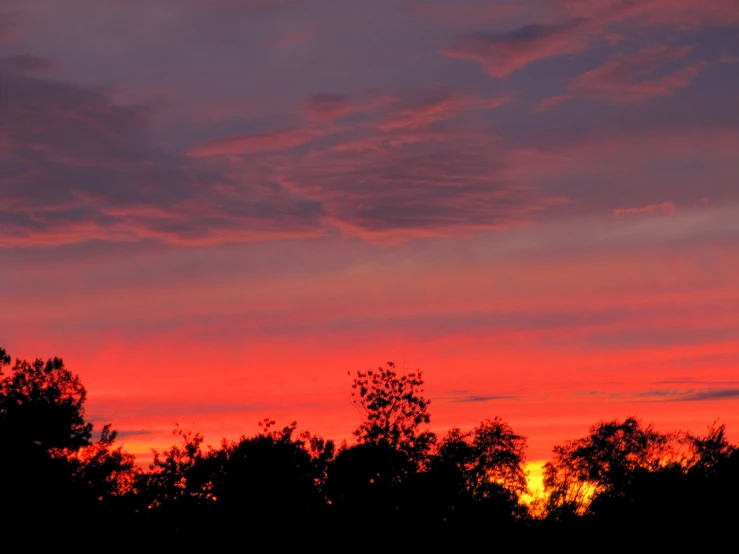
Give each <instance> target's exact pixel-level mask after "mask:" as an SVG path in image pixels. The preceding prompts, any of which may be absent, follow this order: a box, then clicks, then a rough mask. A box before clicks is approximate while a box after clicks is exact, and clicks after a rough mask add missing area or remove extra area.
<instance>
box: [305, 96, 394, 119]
mask: <svg viewBox="0 0 739 554" xmlns="http://www.w3.org/2000/svg"><path fill="white" fill-rule="evenodd" d="M394 100H395V99H393V98H390V97H387V96H375V97H373V98H372V99H370V100H369V101H368V102H365V103H360V102H355V101H353V100H352V99H351V98H350V97H349V96H348V95H346V94H337V93H321V94H314V95H313V96H311V97H309V98H308V99H307V100H306V101H305V103H304V104H303V106H302V107H301V109H300V110H299V113H300V114H301V115H303V117H305V118H306V119H310V120H313V121H320V122H327V121H333V120H336V119H342V118H344V117H347V116H350V115H353V114H357V113H362V112H367V111H370V110H373V109H375V108H377V107H378V106H383V105H386V104H389V103H391V102H393V101H394Z"/></svg>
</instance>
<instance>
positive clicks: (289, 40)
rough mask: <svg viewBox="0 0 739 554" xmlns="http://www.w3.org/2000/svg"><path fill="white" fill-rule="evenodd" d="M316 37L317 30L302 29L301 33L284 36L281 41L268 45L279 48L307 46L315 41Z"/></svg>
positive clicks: (295, 32) (296, 32)
mask: <svg viewBox="0 0 739 554" xmlns="http://www.w3.org/2000/svg"><path fill="white" fill-rule="evenodd" d="M315 36H316V30H315V29H301V30H299V31H294V32H292V33H288V34H286V35H283V36H281V37H280V38H279V39H277V40H275V41H272V42H269V43H268V44H269V45H270V46H276V47H278V48H289V47H291V46H299V45H301V44H306V43H308V42H310V41H311V40H313V38H314V37H315Z"/></svg>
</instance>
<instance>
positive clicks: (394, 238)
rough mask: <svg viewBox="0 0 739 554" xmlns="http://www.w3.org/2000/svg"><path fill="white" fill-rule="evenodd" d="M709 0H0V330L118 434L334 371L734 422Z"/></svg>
mask: <svg viewBox="0 0 739 554" xmlns="http://www.w3.org/2000/svg"><path fill="white" fill-rule="evenodd" d="M737 91H739V1H737V0H517V1H513V0H501V1H495V0H487V1H482V0H466V1H463V0H432V1H429V0H426V1H421V0H373V1H372V2H368V1H359V0H312V1H307V0H128V1H127V2H118V1H112V0H110V1H109V0H65V1H64V2H59V1H57V0H3V2H2V3H1V4H0V314H2V317H0V346H3V347H4V348H6V349H7V350H8V352H9V353H10V354H11V355H12V356H14V357H21V358H35V357H41V358H48V357H52V356H60V357H62V358H64V360H65V362H66V364H67V366H68V367H69V368H70V369H71V370H73V371H74V372H76V373H77V374H79V375H80V377H81V379H82V381H83V383H84V384H85V386H86V387H87V390H88V401H87V418H88V420H90V421H93V422H94V423H95V424H96V428H97V429H100V428H101V427H102V425H103V424H105V423H112V424H113V427H114V428H115V429H117V430H118V431H119V437H120V438H121V439H122V440H123V442H124V445H125V448H126V449H127V450H129V451H131V452H133V453H135V454H137V456H139V458H140V459H141V460H147V459H150V458H151V448H158V449H161V448H163V447H166V446H167V445H169V444H171V443H172V442H173V440H174V439H173V437H172V435H171V432H172V429H173V428H174V426H175V424H179V425H180V426H181V427H183V428H185V429H192V430H193V431H196V432H200V433H202V434H203V435H205V439H206V443H210V444H213V445H214V446H217V445H218V443H219V442H220V439H221V437H224V436H225V437H228V438H237V437H239V436H240V435H242V434H251V433H253V432H254V431H255V430H256V429H257V421H259V420H262V419H263V418H265V417H269V418H272V419H275V420H277V423H278V424H285V425H287V424H289V423H290V422H291V421H293V420H297V421H298V425H299V428H301V429H307V430H310V431H312V432H314V433H317V434H321V435H323V436H326V437H330V438H334V439H337V440H339V441H340V440H341V439H343V438H350V437H351V432H352V430H353V429H355V428H356V427H357V425H358V423H359V419H360V415H359V414H358V413H357V411H356V409H355V408H354V407H353V406H352V405H351V397H350V392H351V382H352V375H354V374H355V372H356V371H358V370H367V369H371V368H376V367H378V366H382V365H384V364H385V362H387V361H392V362H395V364H396V365H397V367H398V368H399V369H400V370H402V371H414V370H421V371H422V372H423V378H424V380H425V383H426V387H425V395H426V396H427V397H428V398H430V399H431V404H430V406H429V410H430V413H431V417H432V419H431V429H432V430H434V431H436V432H438V433H441V434H443V433H444V432H445V431H446V430H447V429H449V428H451V427H460V428H462V429H470V428H472V427H474V426H475V425H477V424H478V423H479V422H480V421H481V420H482V419H485V418H492V417H494V416H500V417H502V418H503V419H505V420H506V421H508V422H509V423H510V424H511V425H512V427H513V429H514V430H515V431H516V432H518V433H520V434H522V435H525V436H526V437H528V447H529V448H528V458H529V460H532V461H542V460H546V459H547V458H548V457H549V455H550V453H551V449H552V447H553V446H554V445H555V444H559V443H561V442H562V441H564V440H566V439H574V438H578V437H581V436H584V435H585V434H586V433H587V430H588V427H589V426H590V425H592V424H594V423H596V422H598V421H600V420H604V419H611V418H625V417H627V416H630V415H635V416H637V417H640V418H642V419H643V420H644V421H645V422H646V423H649V422H654V424H655V426H656V427H658V428H660V429H663V430H674V429H686V430H691V431H693V432H695V433H703V432H704V431H705V430H706V428H707V426H708V425H710V424H711V423H713V422H714V421H715V420H716V419H717V418H718V419H719V423H725V424H726V425H727V431H728V434H729V437H730V438H732V439H733V440H737V439H738V438H739V409H737V408H738V406H739V156H737V152H739V101H738V100H737V97H738V95H737Z"/></svg>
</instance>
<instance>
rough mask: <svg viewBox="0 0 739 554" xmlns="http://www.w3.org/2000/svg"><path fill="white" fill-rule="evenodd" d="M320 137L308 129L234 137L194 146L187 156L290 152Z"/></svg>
mask: <svg viewBox="0 0 739 554" xmlns="http://www.w3.org/2000/svg"><path fill="white" fill-rule="evenodd" d="M321 135H322V133H321V132H320V131H315V130H309V129H287V130H284V131H274V132H265V133H252V134H249V135H234V136H230V137H223V138H219V139H215V140H212V141H209V142H206V143H204V144H201V145H199V146H196V147H195V148H192V149H190V151H189V152H188V155H189V156H192V157H194V158H204V157H211V156H238V155H241V154H254V153H259V152H274V151H284V150H291V149H292V148H295V147H297V146H300V145H302V144H305V143H306V142H309V141H311V140H313V139H314V138H316V137H318V136H321Z"/></svg>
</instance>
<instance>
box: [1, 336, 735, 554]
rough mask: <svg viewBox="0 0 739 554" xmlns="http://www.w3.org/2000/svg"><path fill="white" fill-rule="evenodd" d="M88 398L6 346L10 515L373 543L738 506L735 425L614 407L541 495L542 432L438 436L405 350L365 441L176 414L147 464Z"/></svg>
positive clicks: (366, 427)
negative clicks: (189, 421)
mask: <svg viewBox="0 0 739 554" xmlns="http://www.w3.org/2000/svg"><path fill="white" fill-rule="evenodd" d="M85 400H86V390H85V388H84V387H83V385H82V384H81V382H80V380H79V378H78V377H77V376H76V375H74V374H73V373H71V372H70V371H69V370H68V369H67V368H66V367H65V366H64V363H63V362H62V360H60V359H58V358H54V359H51V360H48V361H46V362H44V361H42V360H40V359H37V360H35V361H34V362H32V363H30V362H26V361H23V360H16V361H15V363H14V364H13V365H12V366H11V359H10V357H9V356H8V355H7V354H6V352H5V351H4V350H2V349H0V499H1V500H2V505H3V507H4V510H3V512H4V514H5V516H4V519H3V524H4V526H5V529H9V530H12V532H14V533H26V536H27V537H31V536H34V534H38V533H42V535H41V536H42V537H43V536H45V537H47V538H51V539H56V540H69V541H71V542H70V544H72V543H74V541H75V540H76V541H78V540H79V537H80V536H83V535H84V536H86V537H96V538H99V539H104V538H106V537H108V536H109V533H110V532H111V526H112V527H113V528H121V529H125V533H126V537H128V538H129V539H131V540H133V541H135V540H140V539H141V538H142V537H147V538H150V539H157V538H158V539H160V540H162V541H167V543H168V544H170V545H171V544H172V541H176V542H177V543H179V544H190V545H192V544H194V542H197V541H199V540H204V541H208V540H216V539H217V537H225V536H228V534H232V535H233V534H236V535H238V536H244V537H251V538H250V539H249V540H256V538H257V537H260V540H267V541H271V542H273V543H275V544H278V543H283V544H284V543H285V542H293V543H297V542H298V541H301V542H305V544H314V543H322V542H323V541H327V540H331V541H346V542H341V543H340V544H343V545H345V546H347V547H348V546H349V545H353V546H352V547H353V548H359V549H363V548H366V547H370V546H373V545H374V546H383V547H384V548H389V549H391V550H392V549H395V548H396V547H400V546H407V547H416V548H418V547H421V546H423V547H431V546H435V545H438V544H440V543H441V542H440V541H442V542H443V541H453V542H454V543H455V544H457V545H459V544H461V543H465V542H469V543H470V544H477V543H479V542H480V541H483V542H484V543H485V544H487V545H488V546H489V547H491V548H492V545H493V544H494V543H495V544H513V543H506V542H505V541H517V540H523V539H524V538H526V540H530V541H533V542H532V543H531V544H535V543H536V542H539V543H540V544H544V543H551V544H552V545H556V544H562V545H565V544H568V543H563V542H562V541H564V540H567V541H569V540H572V539H573V538H577V540H578V541H581V542H579V543H577V544H581V545H583V547H584V548H587V546H586V545H591V546H593V545H594V544H595V545H597V544H599V543H593V542H592V541H603V540H605V539H607V541H608V543H602V542H601V543H600V544H611V545H613V544H618V543H620V542H622V541H633V540H635V539H639V540H646V539H645V537H646V538H647V539H648V538H649V537H652V538H653V539H655V540H656V538H657V537H661V539H660V540H661V544H663V545H664V544H665V537H673V538H675V539H679V540H683V539H685V538H686V537H694V538H700V539H701V540H702V541H703V544H704V545H705V544H707V543H709V542H711V541H718V539H719V538H720V537H721V536H722V534H724V533H727V532H728V531H729V530H730V529H732V528H733V525H734V524H735V523H736V521H737V516H738V515H739V509H738V508H737V502H739V450H738V449H737V448H736V446H734V445H732V444H730V443H729V442H728V441H727V439H726V430H725V427H724V426H723V425H718V424H717V423H714V424H713V425H712V426H710V427H709V428H708V432H707V433H706V434H705V435H703V436H697V435H693V434H690V433H685V432H672V433H666V432H661V431H658V430H656V429H654V428H653V426H652V425H645V424H644V423H642V422H641V421H639V420H638V419H636V418H634V417H628V418H626V419H624V420H623V421H618V420H614V421H603V422H600V423H598V424H596V425H594V426H592V427H591V428H590V432H589V433H588V435H587V436H585V437H582V438H579V439H574V440H571V441H567V442H565V443H564V444H562V445H558V446H556V447H555V448H554V451H553V456H552V458H551V460H550V461H549V462H548V463H547V464H546V466H545V468H544V485H545V491H544V492H545V494H544V497H543V498H540V499H539V500H537V501H535V502H533V503H532V504H526V503H524V501H523V499H524V497H525V495H526V494H527V493H528V492H529V491H528V490H527V480H526V477H527V475H526V470H525V462H526V457H525V450H526V438H525V437H523V436H520V435H518V434H516V433H515V432H514V430H513V428H512V427H511V426H510V425H509V424H508V423H507V422H505V421H503V420H502V419H500V418H498V417H493V418H491V419H487V420H485V421H482V422H481V423H480V424H479V425H478V426H477V427H475V428H474V429H471V430H468V431H463V430H461V429H451V430H450V431H448V432H447V433H446V434H445V435H444V436H442V437H437V436H436V435H435V434H434V433H432V432H431V431H430V430H429V429H428V428H427V427H426V426H427V425H428V424H429V422H430V416H429V413H428V406H429V400H428V399H426V398H425V397H424V396H423V379H422V374H421V373H420V372H415V373H407V374H399V373H398V372H397V371H396V369H395V367H394V365H393V364H392V363H388V364H387V365H386V366H385V367H380V368H378V369H377V370H373V371H367V372H361V371H360V372H357V374H356V376H355V377H354V380H353V384H352V401H353V402H354V404H355V405H356V406H357V408H358V409H359V411H360V414H361V420H360V422H359V425H358V427H357V429H356V431H355V432H354V439H355V442H354V443H353V444H346V443H342V444H341V445H340V446H339V447H338V448H337V447H336V446H335V445H334V443H333V442H332V441H330V440H325V439H323V438H321V437H318V436H315V435H312V434H310V433H307V432H304V433H298V430H297V424H296V423H295V422H293V423H291V424H290V425H289V426H286V427H282V428H280V427H278V426H276V424H275V422H274V421H272V420H269V419H265V420H263V421H262V422H260V430H259V432H257V433H256V434H255V435H253V436H242V437H241V438H240V439H238V440H236V441H227V440H225V439H224V440H223V441H222V443H221V444H220V446H219V447H217V448H213V447H207V448H204V447H203V437H202V436H201V435H200V434H198V433H193V432H190V431H183V430H182V429H180V428H178V427H177V428H175V430H174V437H175V443H174V444H173V445H172V446H171V447H170V448H169V449H166V450H164V451H162V452H154V457H153V461H152V463H151V464H150V466H149V468H148V469H147V470H142V469H140V468H137V466H136V465H135V463H134V462H135V461H134V458H133V456H131V455H130V454H128V453H126V452H125V451H124V450H123V449H122V447H120V446H115V441H116V432H115V431H113V430H112V429H111V427H110V425H106V426H105V427H103V428H102V429H101V432H100V436H99V439H98V440H97V441H92V433H93V428H92V425H91V424H89V423H87V422H86V421H85V411H84V408H85V406H84V404H85ZM40 530H42V531H40ZM327 533H330V535H327ZM6 537H7V533H6ZM64 537H67V539H65V538H64ZM328 537H330V539H329V538H328ZM389 537H392V540H391V542H388V541H390V539H389ZM388 544H390V545H391V547H388ZM632 544H633V543H632Z"/></svg>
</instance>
